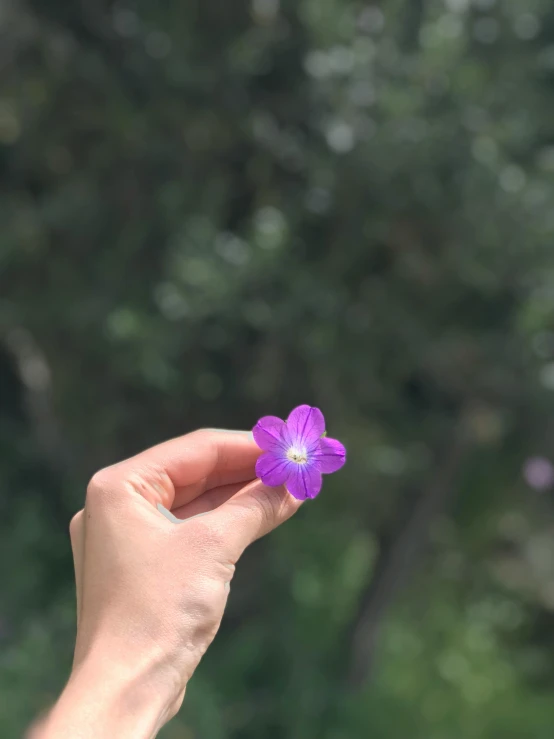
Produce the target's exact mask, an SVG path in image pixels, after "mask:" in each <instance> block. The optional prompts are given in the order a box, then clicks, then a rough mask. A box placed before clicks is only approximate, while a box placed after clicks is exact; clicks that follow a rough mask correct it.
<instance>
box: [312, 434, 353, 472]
mask: <svg viewBox="0 0 554 739" xmlns="http://www.w3.org/2000/svg"><path fill="white" fill-rule="evenodd" d="M314 457H315V460H316V463H317V465H318V467H319V469H320V471H321V472H323V473H324V474H329V473H330V472H336V471H337V470H340V468H341V467H342V466H343V465H344V463H345V462H346V449H345V448H344V446H343V445H342V444H341V443H340V441H337V439H328V438H327V437H325V438H324V439H321V441H320V443H319V449H318V450H317V451H316V452H315V454H314Z"/></svg>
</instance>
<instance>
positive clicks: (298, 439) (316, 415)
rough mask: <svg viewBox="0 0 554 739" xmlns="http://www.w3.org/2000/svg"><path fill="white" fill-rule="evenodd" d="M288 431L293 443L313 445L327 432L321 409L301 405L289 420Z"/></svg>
mask: <svg viewBox="0 0 554 739" xmlns="http://www.w3.org/2000/svg"><path fill="white" fill-rule="evenodd" d="M287 429H288V431H289V433H290V437H291V440H292V442H293V443H303V444H311V443H313V442H314V441H315V440H316V439H319V438H320V437H321V435H322V434H323V433H324V432H325V419H324V418H323V413H322V412H321V411H320V410H319V408H312V407H311V406H309V405H299V406H298V408H295V409H294V410H293V411H292V412H291V414H290V416H289V417H288V418H287Z"/></svg>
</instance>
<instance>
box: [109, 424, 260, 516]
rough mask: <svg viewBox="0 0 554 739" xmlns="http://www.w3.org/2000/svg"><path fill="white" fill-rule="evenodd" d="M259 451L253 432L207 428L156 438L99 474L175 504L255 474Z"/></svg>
mask: <svg viewBox="0 0 554 739" xmlns="http://www.w3.org/2000/svg"><path fill="white" fill-rule="evenodd" d="M260 454H261V450H260V448H259V447H258V446H257V445H256V443H255V442H254V439H253V438H252V434H251V433H250V432H247V431H236V432H233V431H219V430H215V429H214V430H212V429H202V430H200V431H193V432H192V433H190V434H185V435H184V436H179V437H177V438H175V439H170V440H169V441H165V442H163V443H162V444H157V445H156V446H153V447H151V448H150V449H147V450H145V451H144V452H141V453H140V454H136V455H135V456H133V457H130V458H129V459H126V460H124V461H122V462H118V463H117V464H115V465H113V466H112V467H109V468H108V469H107V470H103V471H102V472H101V473H98V474H99V475H100V476H102V477H103V478H104V479H106V478H108V477H109V478H110V480H111V481H112V484H110V485H109V486H110V487H113V485H114V484H117V485H118V486H120V485H124V486H125V487H126V488H127V489H129V490H130V491H131V492H135V493H139V494H140V495H142V497H144V498H146V500H148V501H149V502H150V503H152V504H153V505H154V506H157V505H158V504H161V505H162V506H163V507H164V508H167V509H168V510H171V509H172V508H174V507H177V506H182V505H185V504H186V503H188V502H189V501H191V500H193V499H194V498H196V497H197V496H198V495H201V494H202V493H203V492H204V491H205V490H208V489H210V488H212V487H216V486H218V485H228V484H233V483H240V482H248V481H250V480H253V479H254V478H255V477H256V473H255V464H256V460H257V459H258V457H259V456H260ZM106 481H107V480H106ZM104 486H105V483H104Z"/></svg>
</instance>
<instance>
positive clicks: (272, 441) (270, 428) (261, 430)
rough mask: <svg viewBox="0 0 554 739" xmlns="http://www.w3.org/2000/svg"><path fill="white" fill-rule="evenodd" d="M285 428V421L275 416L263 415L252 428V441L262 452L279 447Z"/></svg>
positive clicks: (281, 445) (282, 442) (282, 444)
mask: <svg viewBox="0 0 554 739" xmlns="http://www.w3.org/2000/svg"><path fill="white" fill-rule="evenodd" d="M286 428H287V427H286V424H285V422H284V421H282V420H281V419H280V418H277V416H264V417H263V418H260V420H259V421H258V423H257V424H256V425H255V426H254V428H253V429H252V434H253V436H254V441H255V442H256V444H257V445H258V446H259V447H260V449H263V450H264V452H270V451H273V450H277V449H281V448H282V447H283V446H284V441H283V433H284V432H285V431H286Z"/></svg>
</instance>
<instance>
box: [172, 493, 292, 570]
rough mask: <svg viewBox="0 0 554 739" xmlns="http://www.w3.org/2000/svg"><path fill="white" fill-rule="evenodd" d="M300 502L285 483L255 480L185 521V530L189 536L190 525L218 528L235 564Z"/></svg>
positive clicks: (222, 542)
mask: <svg viewBox="0 0 554 739" xmlns="http://www.w3.org/2000/svg"><path fill="white" fill-rule="evenodd" d="M300 505H301V502H300V501H298V500H296V498H293V497H292V495H290V493H288V492H287V491H286V490H285V488H284V487H279V488H270V487H268V486H267V485H264V484H263V483H262V482H261V481H260V480H255V481H254V482H252V483H250V484H249V485H246V486H245V487H243V488H242V489H241V490H240V491H239V492H237V493H235V494H234V495H232V496H231V497H230V498H229V499H228V500H226V501H225V502H222V504H221V505H219V506H218V507H217V508H215V509H214V510H212V511H211V512H210V513H207V514H206V515H205V516H203V517H202V518H201V519H199V522H198V523H196V521H195V522H194V523H193V521H190V522H188V523H186V524H185V525H184V526H183V532H184V535H185V536H186V530H187V527H188V526H189V525H200V526H202V527H203V528H204V527H205V528H206V529H207V530H208V529H209V530H210V531H211V532H212V533H213V532H217V534H218V539H219V541H220V542H221V546H222V549H223V550H224V552H223V553H224V556H225V558H227V559H228V560H229V561H230V562H232V563H233V564H234V563H236V561H237V560H238V558H239V557H240V555H241V554H242V552H243V551H244V550H245V549H246V547H247V546H249V545H250V544H252V542H254V541H255V540H256V539H259V538H260V537H261V536H264V535H265V534H268V533H269V532H270V531H273V529H275V528H276V527H277V526H279V525H280V524H282V523H284V522H285V521H286V520H288V519H289V518H290V517H291V516H292V515H294V514H295V513H296V511H297V510H298V509H299V508H300ZM200 522H201V523H200Z"/></svg>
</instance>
